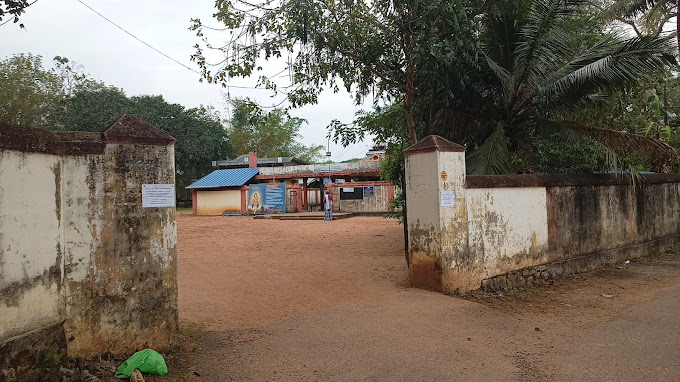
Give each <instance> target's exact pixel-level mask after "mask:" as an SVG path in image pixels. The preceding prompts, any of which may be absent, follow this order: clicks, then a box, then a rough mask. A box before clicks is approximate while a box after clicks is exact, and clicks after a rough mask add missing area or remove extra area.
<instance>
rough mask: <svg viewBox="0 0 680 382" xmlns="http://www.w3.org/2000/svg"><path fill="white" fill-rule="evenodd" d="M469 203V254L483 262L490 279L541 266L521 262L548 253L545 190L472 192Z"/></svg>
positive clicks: (480, 189)
mask: <svg viewBox="0 0 680 382" xmlns="http://www.w3.org/2000/svg"><path fill="white" fill-rule="evenodd" d="M466 199H467V214H468V230H469V237H468V242H469V250H470V253H471V254H472V255H473V256H474V257H480V256H481V257H482V258H483V259H484V262H485V264H486V276H487V277H488V276H493V275H496V274H499V273H504V272H508V271H510V270H514V269H519V268H523V267H526V266H532V265H536V264H537V263H540V262H541V261H538V262H536V260H533V261H526V260H524V261H522V260H521V257H520V256H521V255H528V256H529V257H530V256H538V255H540V254H544V253H545V251H546V250H547V246H548V215H547V204H546V191H545V188H544V187H531V188H477V189H474V188H472V189H467V190H466ZM514 260H519V261H514ZM508 264H514V268H513V269H509V268H508Z"/></svg>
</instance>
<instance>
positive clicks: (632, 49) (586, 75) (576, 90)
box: [541, 36, 677, 107]
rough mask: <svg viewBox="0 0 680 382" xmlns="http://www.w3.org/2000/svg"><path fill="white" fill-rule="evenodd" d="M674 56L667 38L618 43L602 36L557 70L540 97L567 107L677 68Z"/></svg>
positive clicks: (617, 39)
mask: <svg viewBox="0 0 680 382" xmlns="http://www.w3.org/2000/svg"><path fill="white" fill-rule="evenodd" d="M674 52H675V47H674V46H673V43H672V41H671V40H670V39H669V38H659V37H651V36H645V37H635V38H632V39H629V40H623V41H621V40H619V38H618V37H617V36H605V37H604V38H602V39H601V40H600V41H599V42H598V43H597V44H595V45H594V46H593V47H591V48H590V49H589V50H587V51H586V52H584V53H583V54H581V55H579V56H578V57H576V58H574V59H573V60H571V61H570V62H568V63H567V64H565V65H564V66H563V67H562V68H560V69H559V70H557V71H556V73H555V75H554V77H553V78H552V81H551V82H550V83H549V84H548V85H547V86H546V87H545V88H543V89H541V93H542V94H541V96H542V98H543V99H544V100H545V102H547V103H550V104H559V105H561V106H562V107H564V106H569V105H571V104H573V103H574V102H575V101H578V100H580V99H582V98H584V97H587V96H588V95H590V94H592V93H597V92H599V91H608V90H613V89H619V88H621V87H622V86H626V85H630V84H635V83H638V82H639V81H641V80H645V79H650V78H652V77H653V76H654V74H656V73H658V72H659V71H661V70H664V69H667V68H669V67H673V66H677V61H676V60H675V57H674V55H673V53H674Z"/></svg>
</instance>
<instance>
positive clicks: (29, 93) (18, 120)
mask: <svg viewBox="0 0 680 382" xmlns="http://www.w3.org/2000/svg"><path fill="white" fill-rule="evenodd" d="M62 98H63V92H62V81H61V78H59V76H58V75H57V74H56V73H54V72H52V71H48V70H45V68H43V59H42V56H36V55H32V54H20V55H15V56H12V57H10V58H7V59H5V60H2V61H0V119H1V120H2V121H3V122H7V123H10V124H14V125H27V126H43V125H44V124H45V123H46V122H48V121H51V120H52V116H53V115H54V112H55V109H56V106H57V104H58V103H59V101H60V100H61V99H62Z"/></svg>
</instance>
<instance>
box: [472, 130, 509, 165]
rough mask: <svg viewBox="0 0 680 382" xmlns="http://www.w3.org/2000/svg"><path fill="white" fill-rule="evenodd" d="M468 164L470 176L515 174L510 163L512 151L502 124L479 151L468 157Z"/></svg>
mask: <svg viewBox="0 0 680 382" xmlns="http://www.w3.org/2000/svg"><path fill="white" fill-rule="evenodd" d="M466 162H467V173H468V175H501V174H512V173H514V172H515V169H514V168H513V167H512V164H511V163H510V151H509V150H508V142H507V140H506V138H505V129H504V128H503V124H502V123H499V124H498V125H497V126H496V129H494V131H493V133H491V135H490V136H489V137H488V138H487V139H486V140H485V141H484V143H483V144H482V145H481V146H479V148H477V150H475V151H474V152H472V153H471V154H470V155H468V157H467V159H466Z"/></svg>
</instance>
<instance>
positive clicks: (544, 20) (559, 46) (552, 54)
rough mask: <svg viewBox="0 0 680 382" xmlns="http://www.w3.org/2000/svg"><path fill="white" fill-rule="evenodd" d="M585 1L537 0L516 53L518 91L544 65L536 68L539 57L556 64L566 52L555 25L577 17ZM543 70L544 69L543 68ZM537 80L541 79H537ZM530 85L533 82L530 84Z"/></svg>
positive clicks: (516, 85)
mask: <svg viewBox="0 0 680 382" xmlns="http://www.w3.org/2000/svg"><path fill="white" fill-rule="evenodd" d="M585 3H586V1H582V0H535V1H534V2H533V4H532V7H531V10H530V12H529V15H528V19H527V22H526V24H525V25H524V26H523V27H522V28H521V29H520V31H519V35H520V38H521V40H520V42H519V43H518V45H517V49H516V50H515V62H516V64H515V65H514V67H516V68H518V69H519V72H518V73H516V76H517V78H518V81H517V82H516V84H515V90H517V89H519V86H520V85H521V84H523V83H524V81H525V80H526V79H527V76H529V73H530V72H531V71H532V70H536V69H538V68H540V67H542V65H538V66H537V65H535V61H536V59H537V58H539V59H541V60H548V61H553V60H556V59H557V58H558V57H559V56H560V54H559V51H560V50H565V49H567V46H566V45H565V44H564V41H565V39H564V38H560V37H564V36H561V33H560V31H561V30H560V28H555V25H556V24H558V23H559V21H560V20H563V19H564V18H565V17H567V16H569V15H571V14H574V13H575V12H576V11H577V10H578V9H579V6H581V5H583V4H585ZM543 67H544V66H543ZM536 77H538V76H536ZM529 82H530V81H529Z"/></svg>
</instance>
